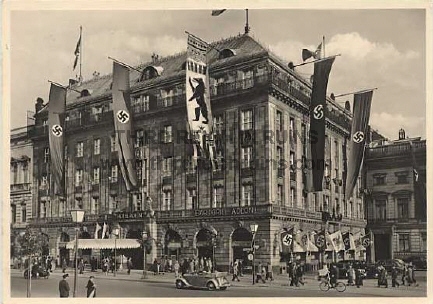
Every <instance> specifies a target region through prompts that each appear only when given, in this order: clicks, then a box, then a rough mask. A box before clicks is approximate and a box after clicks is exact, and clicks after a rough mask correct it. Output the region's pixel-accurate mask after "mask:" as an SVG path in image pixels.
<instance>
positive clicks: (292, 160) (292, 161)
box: [290, 152, 295, 171]
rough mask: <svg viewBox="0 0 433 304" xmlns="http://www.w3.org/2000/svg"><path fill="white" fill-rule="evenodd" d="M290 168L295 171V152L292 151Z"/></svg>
mask: <svg viewBox="0 0 433 304" xmlns="http://www.w3.org/2000/svg"><path fill="white" fill-rule="evenodd" d="M290 170H292V171H295V153H294V152H290Z"/></svg>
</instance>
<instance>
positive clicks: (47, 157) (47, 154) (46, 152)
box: [44, 148, 50, 163]
mask: <svg viewBox="0 0 433 304" xmlns="http://www.w3.org/2000/svg"><path fill="white" fill-rule="evenodd" d="M49 161H50V148H44V163H48V162H49Z"/></svg>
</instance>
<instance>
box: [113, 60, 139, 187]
mask: <svg viewBox="0 0 433 304" xmlns="http://www.w3.org/2000/svg"><path fill="white" fill-rule="evenodd" d="M129 91H130V88H129V69H128V68H127V67H125V66H123V65H121V64H119V63H117V62H113V89H112V94H113V115H114V128H115V132H116V134H115V139H116V146H117V148H118V149H117V151H118V153H117V154H118V158H119V166H120V170H121V172H122V176H123V180H124V181H125V185H126V189H127V190H128V191H131V190H134V189H135V188H136V187H137V175H136V172H135V153H134V146H133V140H132V136H131V135H132V115H131V111H130V110H129V108H128V107H129V105H130V104H131V102H130V96H129Z"/></svg>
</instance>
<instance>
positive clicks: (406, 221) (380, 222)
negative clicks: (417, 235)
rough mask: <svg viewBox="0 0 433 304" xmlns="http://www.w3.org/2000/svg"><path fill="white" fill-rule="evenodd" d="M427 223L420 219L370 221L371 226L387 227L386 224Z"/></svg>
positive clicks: (371, 219) (374, 219) (377, 219)
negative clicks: (381, 225)
mask: <svg viewBox="0 0 433 304" xmlns="http://www.w3.org/2000/svg"><path fill="white" fill-rule="evenodd" d="M425 222H426V221H425V220H423V219H419V218H386V219H383V218H369V219H368V223H369V224H375V225H380V224H383V225H386V224H396V223H401V224H405V223H409V224H413V223H418V224H419V223H425Z"/></svg>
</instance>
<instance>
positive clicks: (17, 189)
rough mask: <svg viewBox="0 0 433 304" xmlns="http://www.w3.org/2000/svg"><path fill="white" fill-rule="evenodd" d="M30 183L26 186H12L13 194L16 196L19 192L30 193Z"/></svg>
mask: <svg viewBox="0 0 433 304" xmlns="http://www.w3.org/2000/svg"><path fill="white" fill-rule="evenodd" d="M30 185H31V184H30V183H25V184H12V185H11V194H15V193H17V192H28V191H30Z"/></svg>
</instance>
